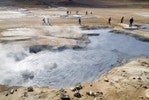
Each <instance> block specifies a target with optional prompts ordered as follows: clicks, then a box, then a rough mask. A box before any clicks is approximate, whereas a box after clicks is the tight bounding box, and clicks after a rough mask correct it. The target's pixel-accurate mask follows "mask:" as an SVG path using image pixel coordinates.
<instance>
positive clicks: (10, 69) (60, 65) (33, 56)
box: [0, 7, 149, 87]
mask: <svg viewBox="0 0 149 100" xmlns="http://www.w3.org/2000/svg"><path fill="white" fill-rule="evenodd" d="M67 10H72V15H69V16H68V15H66V11H67ZM78 10H79V13H80V14H79V15H76V14H75V12H76V11H78ZM85 10H88V11H93V14H92V15H91V14H90V15H87V16H86V15H85ZM85 10H84V9H83V8H60V7H59V8H50V9H44V8H43V9H40V8H30V9H22V8H7V7H4V8H3V7H0V25H1V26H0V62H1V63H0V77H1V80H0V84H8V85H23V86H25V85H27V86H32V85H38V86H53V87H67V86H72V85H75V84H76V83H79V82H89V81H93V80H96V79H98V78H99V76H100V75H102V74H103V73H105V72H107V71H108V70H110V69H111V68H112V67H114V66H116V65H118V64H119V63H120V62H125V61H127V60H129V59H130V58H134V57H138V56H149V52H148V51H149V44H148V42H142V41H139V40H137V39H135V38H133V37H130V36H127V35H122V34H115V33H110V32H109V31H110V30H111V29H95V30H81V29H80V28H79V27H78V18H80V17H81V18H82V24H83V25H88V24H89V25H99V23H100V24H101V25H107V18H108V17H109V16H111V13H112V14H115V16H112V17H114V18H113V19H112V24H113V23H114V24H113V25H119V24H118V20H117V19H119V18H121V16H123V15H125V14H127V17H125V20H128V19H129V18H130V17H132V14H133V15H134V16H135V21H136V22H137V21H138V22H139V23H141V25H142V23H143V22H144V24H143V25H142V26H141V27H143V29H144V30H146V31H148V13H147V12H148V9H139V10H138V9H131V10H128V9H121V10H122V11H121V10H119V9H118V10H117V9H112V10H109V9H94V10H93V9H89V8H86V9H85ZM105 12H106V13H105ZM142 12H144V13H142ZM44 17H45V18H50V21H51V24H52V25H53V26H48V25H43V23H42V19H43V18H44ZM140 17H141V20H140ZM142 19H143V20H142ZM115 23H116V24H115ZM125 23H126V24H127V21H126V22H125ZM145 23H146V24H145ZM72 24H73V25H72ZM76 24H77V25H76ZM141 32H142V31H141ZM82 33H83V34H82ZM87 33H97V34H100V35H99V36H95V37H94V36H93V37H89V39H90V41H91V42H90V44H88V43H89V41H88V38H87V37H86V35H84V34H87ZM146 33H147V32H146ZM145 35H146V34H145ZM147 36H148V35H147ZM87 44H88V45H87ZM45 45H48V46H50V47H45ZM32 46H33V47H32ZM36 46H37V47H36ZM38 46H39V47H38ZM30 47H32V48H33V49H32V51H36V49H40V50H37V52H31V48H30ZM59 47H60V49H59ZM73 47H76V48H77V47H85V48H83V49H72V48H73ZM51 48H52V50H51ZM39 51H40V52H39Z"/></svg>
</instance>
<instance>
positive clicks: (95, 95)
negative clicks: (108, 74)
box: [86, 91, 103, 97]
mask: <svg viewBox="0 0 149 100" xmlns="http://www.w3.org/2000/svg"><path fill="white" fill-rule="evenodd" d="M86 94H87V95H88V96H93V97H97V96H103V92H92V91H90V92H86Z"/></svg>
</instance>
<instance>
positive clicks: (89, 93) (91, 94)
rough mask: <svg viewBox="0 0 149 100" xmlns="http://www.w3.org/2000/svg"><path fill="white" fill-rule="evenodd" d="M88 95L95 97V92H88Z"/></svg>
mask: <svg viewBox="0 0 149 100" xmlns="http://www.w3.org/2000/svg"><path fill="white" fill-rule="evenodd" d="M86 94H87V95H89V96H95V94H94V92H92V91H89V92H86Z"/></svg>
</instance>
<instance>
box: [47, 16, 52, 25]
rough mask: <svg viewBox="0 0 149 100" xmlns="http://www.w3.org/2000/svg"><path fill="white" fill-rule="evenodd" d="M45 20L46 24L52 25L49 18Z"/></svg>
mask: <svg viewBox="0 0 149 100" xmlns="http://www.w3.org/2000/svg"><path fill="white" fill-rule="evenodd" d="M47 22H48V25H50V26H52V25H51V23H50V19H49V18H47Z"/></svg>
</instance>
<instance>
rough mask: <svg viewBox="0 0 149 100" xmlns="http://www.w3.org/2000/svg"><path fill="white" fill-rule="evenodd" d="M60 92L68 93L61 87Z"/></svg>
mask: <svg viewBox="0 0 149 100" xmlns="http://www.w3.org/2000/svg"><path fill="white" fill-rule="evenodd" d="M59 91H60V93H67V91H65V89H63V88H61V89H60V90H59Z"/></svg>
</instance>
